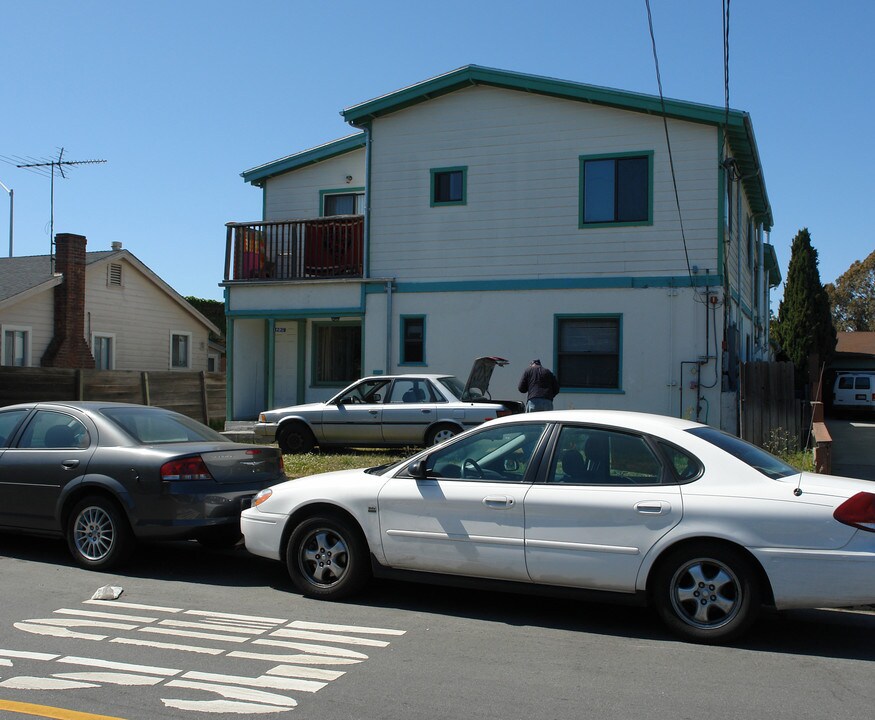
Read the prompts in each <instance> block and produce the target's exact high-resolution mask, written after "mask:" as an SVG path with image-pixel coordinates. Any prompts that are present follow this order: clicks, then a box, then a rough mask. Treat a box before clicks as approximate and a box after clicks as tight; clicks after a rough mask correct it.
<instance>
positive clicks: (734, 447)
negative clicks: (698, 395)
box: [687, 427, 799, 480]
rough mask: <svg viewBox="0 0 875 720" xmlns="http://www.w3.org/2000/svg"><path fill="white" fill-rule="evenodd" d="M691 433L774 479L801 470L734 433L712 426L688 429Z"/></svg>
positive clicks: (794, 473)
mask: <svg viewBox="0 0 875 720" xmlns="http://www.w3.org/2000/svg"><path fill="white" fill-rule="evenodd" d="M687 432H688V433H690V434H691V435H695V436H696V437H699V438H702V440H706V441H707V442H709V443H711V444H712V445H716V446H717V447H719V448H720V449H721V450H725V451H726V452H728V453H729V454H730V455H734V456H735V457H737V458H738V459H739V460H741V461H742V462H743V463H746V464H747V465H750V466H751V467H752V468H753V469H754V470H759V471H760V472H761V473H762V474H763V475H765V476H766V477H770V478H772V479H773V480H778V479H780V478H785V477H789V476H791V475H798V474H799V471H798V470H797V469H796V468H794V467H793V466H792V465H788V464H787V463H785V462H784V461H783V460H781V459H780V458H776V457H775V456H774V455H772V454H771V453H768V452H766V451H765V450H763V449H762V448H759V447H757V446H756V445H753V444H751V443H749V442H747V440H742V439H741V438H737V437H735V436H734V435H730V434H729V433H725V432H723V431H722V430H717V429H715V428H712V427H701V428H693V429H692V430H687Z"/></svg>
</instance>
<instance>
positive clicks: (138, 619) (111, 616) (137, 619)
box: [55, 608, 158, 623]
mask: <svg viewBox="0 0 875 720" xmlns="http://www.w3.org/2000/svg"><path fill="white" fill-rule="evenodd" d="M55 614H56V615H78V616H80V617H93V618H104V619H107V620H127V621H128V622H132V623H152V622H155V621H156V620H157V619H158V618H154V617H143V616H142V615H119V613H107V612H95V611H93V610H71V609H70V608H60V609H58V610H55Z"/></svg>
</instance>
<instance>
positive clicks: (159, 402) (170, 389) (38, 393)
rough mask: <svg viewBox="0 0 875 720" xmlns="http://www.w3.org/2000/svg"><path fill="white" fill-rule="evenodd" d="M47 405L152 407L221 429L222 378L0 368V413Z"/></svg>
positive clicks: (200, 374) (216, 375)
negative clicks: (68, 402)
mask: <svg viewBox="0 0 875 720" xmlns="http://www.w3.org/2000/svg"><path fill="white" fill-rule="evenodd" d="M52 400H111V401H115V402H131V403H139V404H141V405H156V406H159V407H163V408H167V409H168V410H175V411H176V412H178V413H182V414H183V415H187V416H188V417H190V418H194V419H195V420H199V421H200V422H202V423H205V424H207V425H209V424H211V423H212V424H213V425H214V426H216V425H223V424H224V420H225V374H224V373H207V372H169V371H149V372H140V371H136V370H70V369H66V368H21V367H0V407H2V406H4V405H14V404H15V403H21V402H37V401H52Z"/></svg>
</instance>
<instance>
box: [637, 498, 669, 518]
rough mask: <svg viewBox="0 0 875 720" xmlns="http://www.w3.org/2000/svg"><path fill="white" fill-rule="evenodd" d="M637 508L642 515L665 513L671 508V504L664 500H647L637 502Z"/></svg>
mask: <svg viewBox="0 0 875 720" xmlns="http://www.w3.org/2000/svg"><path fill="white" fill-rule="evenodd" d="M635 510H636V512H639V513H641V514H642V515H663V514H665V513H667V512H669V511H670V510H671V505H669V504H668V503H667V502H664V501H662V500H655V501H654V500H645V501H642V502H639V503H635Z"/></svg>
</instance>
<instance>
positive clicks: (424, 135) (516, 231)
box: [370, 87, 718, 280]
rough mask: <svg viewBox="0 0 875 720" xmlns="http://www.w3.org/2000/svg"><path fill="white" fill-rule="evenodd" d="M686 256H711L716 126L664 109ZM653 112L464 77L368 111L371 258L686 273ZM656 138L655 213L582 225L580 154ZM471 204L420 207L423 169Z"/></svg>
mask: <svg viewBox="0 0 875 720" xmlns="http://www.w3.org/2000/svg"><path fill="white" fill-rule="evenodd" d="M669 128H670V132H671V143H672V152H673V156H674V162H675V169H676V172H677V182H678V189H679V192H680V197H681V207H682V210H683V213H684V229H685V233H686V238H687V247H688V250H689V255H690V263H691V265H698V266H699V267H700V268H702V269H703V270H704V269H706V268H708V269H711V270H712V271H713V270H716V268H717V249H718V242H717V237H718V234H717V201H718V199H717V195H718V192H717V187H718V186H717V177H718V164H717V163H718V159H717V155H718V146H717V131H716V129H715V128H713V127H711V126H705V125H699V124H694V123H688V122H682V121H676V120H672V121H669ZM665 148H666V145H665V134H664V129H663V124H662V120H661V119H660V118H655V117H652V116H648V115H645V114H642V113H635V112H628V111H621V110H615V109H611V108H603V107H598V106H595V105H589V104H587V103H581V102H573V101H569V100H561V99H556V98H549V97H545V96H541V95H535V94H527V93H522V92H517V91H511V90H501V89H496V88H488V87H472V88H468V89H465V90H460V91H457V92H454V93H451V94H449V95H445V96H442V97H440V98H437V99H434V100H431V101H429V102H425V103H421V104H419V105H415V106H412V107H410V108H407V109H405V110H402V111H399V112H397V113H394V114H392V115H389V116H387V117H385V118H379V119H377V120H376V121H374V124H373V154H372V155H373V161H372V168H371V188H370V190H371V200H370V205H371V219H370V222H371V244H372V249H371V269H372V272H373V274H374V275H376V276H379V275H397V276H398V278H399V279H402V280H403V279H437V278H440V279H443V278H453V279H477V278H483V277H490V278H551V277H568V276H570V275H581V274H584V275H587V276H595V277H597V276H603V277H604V276H621V275H622V276H649V275H685V274H686V272H687V268H686V261H685V258H684V248H683V244H682V242H681V236H680V228H679V223H678V218H677V207H676V203H675V197H674V190H673V186H672V179H671V173H670V167H669V162H668V154H667V152H666V149H665ZM629 151H653V153H654V189H653V203H654V212H653V214H654V224H653V225H652V226H646V225H645V226H639V227H616V228H588V229H579V228H578V222H579V190H580V185H579V167H580V165H579V158H580V156H581V155H593V154H602V153H615V152H616V153H622V152H629ZM458 165H463V166H467V168H468V172H467V204H466V205H462V206H448V207H436V208H432V207H429V185H430V174H429V170H430V168H436V167H451V166H458Z"/></svg>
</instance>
